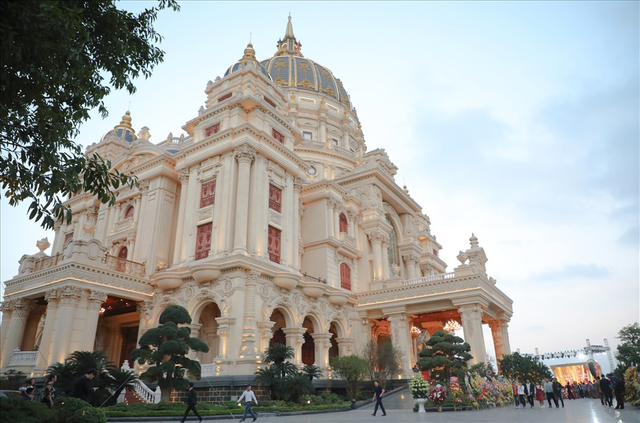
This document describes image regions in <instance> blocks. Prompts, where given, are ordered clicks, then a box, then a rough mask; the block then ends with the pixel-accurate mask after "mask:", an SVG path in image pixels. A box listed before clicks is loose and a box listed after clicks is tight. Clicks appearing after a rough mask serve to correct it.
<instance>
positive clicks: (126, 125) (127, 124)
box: [116, 110, 133, 130]
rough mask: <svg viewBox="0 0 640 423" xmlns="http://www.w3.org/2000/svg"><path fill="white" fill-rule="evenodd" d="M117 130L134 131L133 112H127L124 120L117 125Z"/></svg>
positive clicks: (123, 117)
mask: <svg viewBox="0 0 640 423" xmlns="http://www.w3.org/2000/svg"><path fill="white" fill-rule="evenodd" d="M116 128H127V129H131V130H133V127H132V126H131V112H129V111H128V110H127V112H126V113H125V114H124V116H122V120H121V121H120V124H119V125H116Z"/></svg>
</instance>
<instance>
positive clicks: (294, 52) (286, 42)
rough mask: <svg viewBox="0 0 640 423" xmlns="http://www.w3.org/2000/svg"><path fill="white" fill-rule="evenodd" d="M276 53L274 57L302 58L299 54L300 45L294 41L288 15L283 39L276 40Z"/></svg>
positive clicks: (294, 37)
mask: <svg viewBox="0 0 640 423" xmlns="http://www.w3.org/2000/svg"><path fill="white" fill-rule="evenodd" d="M277 45H278V51H277V52H276V54H275V56H284V55H287V56H299V57H304V56H303V55H302V53H301V52H300V48H301V47H302V44H300V42H299V41H298V40H297V39H296V36H295V35H293V25H292V24H291V15H289V20H288V21H287V30H286V31H285V33H284V38H283V39H281V40H278V44H277Z"/></svg>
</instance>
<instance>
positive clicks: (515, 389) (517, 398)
mask: <svg viewBox="0 0 640 423" xmlns="http://www.w3.org/2000/svg"><path fill="white" fill-rule="evenodd" d="M511 389H512V390H513V399H514V400H515V401H516V410H517V409H518V408H520V407H519V406H520V401H519V399H520V398H519V395H518V385H517V384H516V383H515V382H512V383H511ZM522 389H524V388H522ZM523 392H524V391H523Z"/></svg>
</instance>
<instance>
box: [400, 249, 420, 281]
mask: <svg viewBox="0 0 640 423" xmlns="http://www.w3.org/2000/svg"><path fill="white" fill-rule="evenodd" d="M402 259H403V260H404V262H405V263H406V265H407V279H409V280H411V279H416V277H417V276H416V262H417V261H418V260H417V258H416V257H415V256H414V255H413V254H405V255H403V256H402Z"/></svg>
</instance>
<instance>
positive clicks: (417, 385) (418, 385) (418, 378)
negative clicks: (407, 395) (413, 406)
mask: <svg viewBox="0 0 640 423" xmlns="http://www.w3.org/2000/svg"><path fill="white" fill-rule="evenodd" d="M409 388H410V389H411V395H413V398H427V396H428V395H429V384H428V383H427V381H426V380H424V376H422V373H414V375H413V378H411V381H410V382H409Z"/></svg>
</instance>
